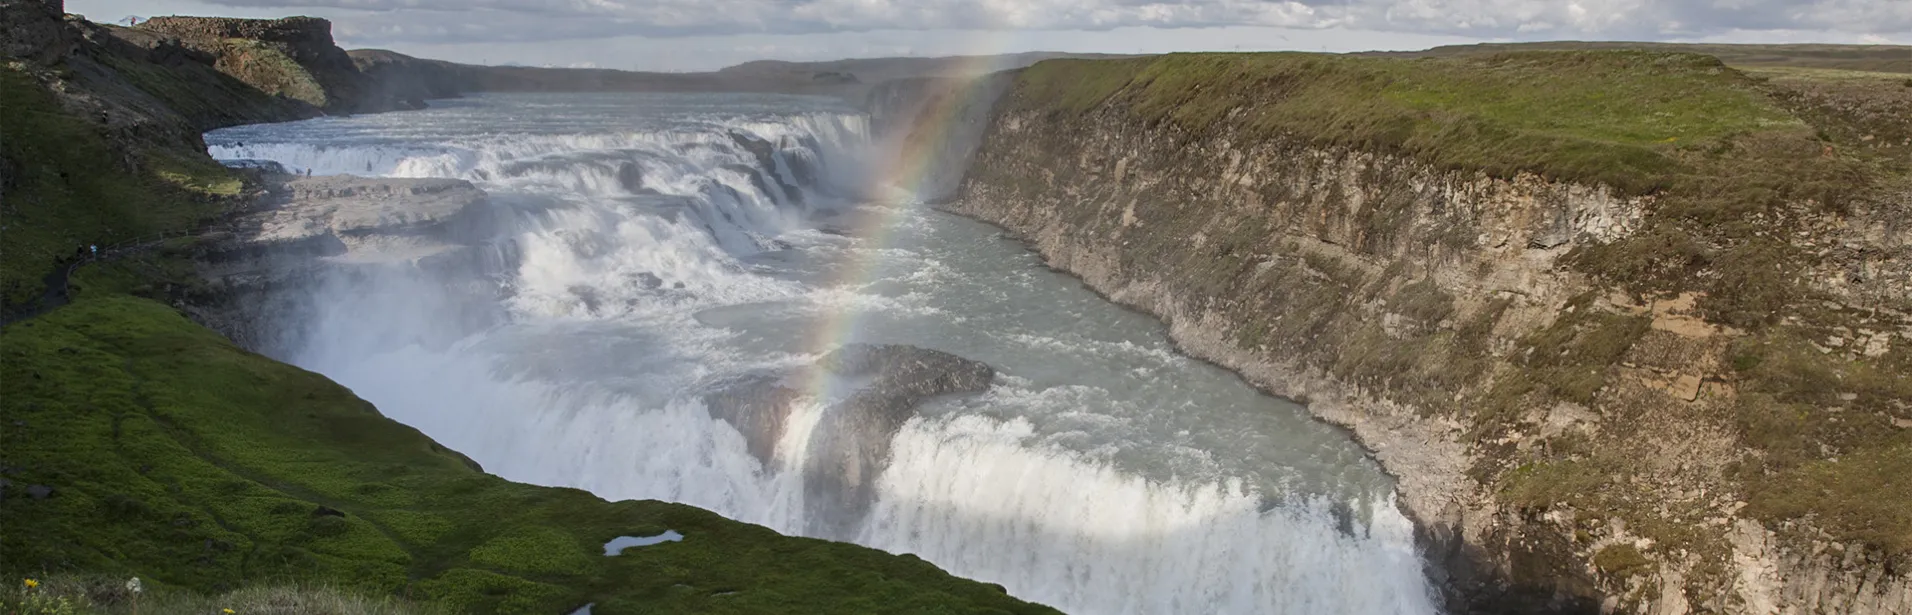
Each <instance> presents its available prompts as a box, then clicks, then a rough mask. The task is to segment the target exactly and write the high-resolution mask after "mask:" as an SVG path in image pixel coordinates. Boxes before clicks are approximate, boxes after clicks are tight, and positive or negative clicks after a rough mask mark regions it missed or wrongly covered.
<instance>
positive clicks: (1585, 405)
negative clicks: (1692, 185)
mask: <svg viewBox="0 0 1912 615" xmlns="http://www.w3.org/2000/svg"><path fill="white" fill-rule="evenodd" d="M1039 68H1040V67H1039ZM1059 74H1063V71H1060V70H1058V71H1049V72H1046V73H1040V72H1036V71H1033V70H1032V71H1030V72H1029V73H1025V74H1024V75H1022V76H1021V77H1020V79H1019V81H1018V83H1017V84H1015V86H1014V87H1013V88H1012V89H1011V90H1010V91H1009V93H1008V94H1007V97H1006V98H1005V99H1004V100H1003V101H1002V102H1001V103H1000V104H999V105H998V106H997V108H996V111H995V115H994V117H993V121H992V122H991V123H990V124H989V125H988V127H987V133H986V137H985V138H984V139H983V140H982V144H981V149H980V151H979V152H978V153H977V154H976V155H975V157H974V160H973V164H972V166H971V167H970V168H969V173H968V175H967V179H966V180H965V182H964V183H963V185H962V191H961V194H960V196H959V197H958V198H956V199H955V200H954V201H953V202H952V203H950V204H949V205H947V207H948V208H949V209H950V210H952V211H954V212H957V213H961V214H964V215H967V216H971V217H975V218H978V219H981V220H985V221H988V222H991V223H994V224H997V225H1000V226H1002V227H1004V228H1005V229H1007V230H1008V231H1009V232H1010V233H1012V234H1013V235H1015V236H1018V237H1021V238H1023V239H1025V240H1026V241H1028V242H1029V243H1030V244H1031V245H1032V247H1033V248H1034V249H1036V250H1037V251H1039V252H1040V253H1041V254H1042V255H1043V256H1044V257H1045V258H1046V259H1047V261H1048V262H1049V263H1050V264H1051V265H1053V266H1054V267H1057V268H1059V269H1062V270H1066V271H1069V272H1072V273H1074V274H1076V275H1078V276H1080V277H1081V278H1082V279H1083V280H1084V281H1085V282H1086V283H1087V284H1088V285H1089V286H1091V287H1092V288H1095V289H1096V290H1098V291H1100V292H1102V293H1104V294H1106V295H1107V296H1109V297H1111V298H1112V299H1114V300H1115V301H1118V302H1121V303H1123V304H1126V305H1130V306H1133V307H1135V308H1138V309H1141V310H1144V311H1146V312H1148V313H1151V314H1154V315H1156V316H1158V317H1160V318H1162V319H1163V320H1165V321H1166V322H1167V323H1168V324H1169V325H1170V329H1171V333H1172V335H1173V337H1174V338H1175V339H1176V341H1177V342H1178V343H1179V344H1180V345H1181V346H1182V348H1184V349H1185V350H1186V351H1187V352H1189V353H1190V354H1192V355H1194V356H1197V357H1201V358H1203V359H1207V360H1211V361H1214V362H1216V363H1218V364H1220V365H1223V366H1225V367H1228V368H1230V369H1232V370H1235V371H1237V372H1238V373H1240V374H1242V375H1243V376H1244V377H1246V378H1247V379H1248V380H1250V381H1251V382H1253V383H1254V384H1255V385H1257V386H1258V387H1261V388H1263V389H1264V390H1267V391H1269V392H1271V393H1273V394H1276V395H1281V396H1285V397H1290V398H1294V399H1297V400H1302V401H1305V402H1306V403H1307V404H1308V406H1309V408H1310V409H1311V410H1312V411H1313V412H1314V413H1316V414H1317V415H1318V416H1320V417H1321V418H1322V419H1324V420H1327V421H1330V422H1333V423H1336V424H1340V425H1344V426H1346V427H1348V428H1350V429H1351V430H1352V431H1353V432H1354V434H1355V435H1356V437H1357V438H1358V439H1359V440H1360V441H1361V442H1363V443H1364V444H1365V445H1366V446H1367V447H1368V448H1369V449H1370V450H1372V451H1373V453H1374V455H1375V456H1376V457H1377V458H1378V459H1379V460H1380V461H1381V462H1382V463H1383V464H1384V466H1385V467H1386V468H1387V469H1388V470H1389V471H1390V472H1391V473H1392V474H1394V475H1395V476H1396V477H1398V479H1399V480H1400V489H1401V493H1402V496H1403V504H1404V507H1405V508H1406V509H1407V510H1408V511H1409V512H1410V513H1411V515H1412V516H1413V517H1414V518H1416V519H1417V520H1418V522H1419V523H1420V526H1421V530H1422V535H1423V538H1424V544H1425V546H1426V548H1427V557H1428V560H1429V561H1428V564H1429V571H1430V573H1431V574H1432V575H1434V576H1435V577H1436V578H1437V580H1438V581H1439V582H1440V583H1441V584H1442V586H1443V587H1444V588H1445V589H1446V590H1447V594H1448V599H1449V602H1450V606H1451V607H1452V609H1453V610H1454V611H1455V612H1570V613H1596V612H1597V613H1609V612H1630V613H1656V614H1659V613H1687V612H1716V613H1866V614H1886V613H1893V614H1904V613H1908V612H1912V577H1908V572H1907V566H1905V563H1906V559H1905V556H1904V555H1903V553H1902V552H1895V551H1894V550H1893V548H1892V547H1891V545H1892V543H1893V539H1892V537H1891V536H1890V535H1888V536H1887V537H1886V539H1884V540H1871V541H1867V540H1860V539H1855V538H1854V537H1853V536H1854V534H1852V533H1846V534H1842V535H1834V534H1831V533H1826V532H1822V531H1820V530H1819V529H1817V528H1816V527H1815V525H1814V524H1813V522H1812V519H1813V518H1814V517H1813V515H1812V514H1800V513H1796V512H1794V513H1793V514H1792V515H1791V516H1787V515H1786V514H1784V513H1779V512H1774V509H1775V508H1777V507H1779V505H1778V504H1773V503H1771V502H1772V501H1774V500H1775V499H1777V498H1779V497H1780V495H1778V494H1779V491H1778V490H1781V489H1782V488H1781V487H1774V486H1771V485H1768V484H1766V483H1761V482H1758V481H1756V480H1754V479H1746V478H1741V474H1742V473H1743V472H1745V470H1743V468H1744V467H1745V466H1746V464H1748V463H1749V462H1748V459H1749V457H1757V458H1764V456H1766V455H1775V454H1776V453H1773V452H1772V451H1769V450H1763V449H1762V448H1761V447H1762V446H1763V445H1762V444H1761V443H1759V442H1756V441H1755V440H1756V438H1755V437H1754V436H1751V435H1748V434H1749V432H1751V431H1752V430H1753V428H1752V427H1749V425H1748V422H1749V421H1754V422H1755V423H1757V420H1756V419H1748V418H1747V417H1748V416H1749V413H1751V412H1752V411H1751V410H1749V409H1748V408H1763V407H1765V406H1761V405H1760V404H1766V403H1768V402H1769V401H1770V398H1771V397H1773V396H1777V397H1778V398H1785V395H1787V394H1788V393H1785V392H1780V393H1774V392H1773V391H1775V390H1776V389H1775V388H1774V386H1775V385H1773V384H1772V381H1773V380H1774V379H1775V378H1777V376H1773V375H1772V374H1769V373H1767V372H1763V371H1761V370H1762V369H1766V367H1756V366H1749V365H1747V364H1746V363H1748V362H1754V361H1753V360H1752V359H1748V358H1746V357H1747V356H1749V355H1748V354H1747V353H1748V352H1749V351H1747V350H1745V348H1746V347H1747V346H1748V345H1751V344H1761V345H1776V344H1783V341H1774V340H1784V339H1790V337H1788V335H1790V334H1783V333H1779V332H1777V331H1780V330H1781V329H1784V328H1785V326H1784V325H1781V326H1778V327H1777V328H1775V329H1773V330H1762V331H1760V332H1757V333H1749V332H1748V331H1744V330H1740V329H1736V328H1734V327H1732V326H1728V325H1725V324H1721V323H1720V322H1717V321H1716V319H1711V318H1709V312H1707V311H1706V310H1705V309H1702V308H1703V307H1704V306H1705V305H1707V304H1706V301H1707V299H1706V293H1704V292H1699V291H1693V290H1679V289H1676V292H1667V293H1636V292H1628V291H1627V290H1626V289H1625V288H1624V287H1623V286H1622V285H1619V284H1613V283H1609V282H1606V281H1603V279H1602V278H1601V277H1600V276H1599V275H1598V274H1599V271H1598V270H1594V271H1589V269H1590V268H1588V267H1585V266H1575V264H1576V263H1577V262H1578V261H1576V259H1578V258H1582V256H1581V255H1582V254H1584V253H1586V252H1588V251H1589V250H1592V249H1594V248H1596V247H1599V246H1613V245H1621V244H1624V243H1625V242H1626V241H1628V240H1631V239H1634V238H1637V237H1640V236H1642V235H1643V234H1646V233H1648V232H1649V231H1648V229H1649V228H1650V226H1651V223H1652V222H1653V221H1654V220H1656V218H1655V216H1656V214H1658V213H1659V211H1660V210H1661V209H1663V203H1661V202H1660V199H1659V197H1658V196H1656V195H1654V194H1652V193H1624V192H1621V191H1617V190H1615V189H1612V188H1609V187H1606V186H1604V185H1601V184H1597V183H1592V182H1570V181H1559V180H1553V179H1549V178H1547V177H1544V176H1542V175H1540V174H1536V173H1531V172H1519V173H1505V174H1496V175H1490V174H1488V173H1483V172H1478V171H1469V170H1465V169H1453V168H1443V167H1441V166H1437V165H1434V164H1429V163H1427V162H1425V161H1423V160H1420V159H1417V158H1416V157H1414V156H1411V155H1404V154H1401V153H1386V151H1385V150H1386V148H1381V147H1361V146H1358V145H1355V146H1350V145H1340V144H1323V143H1321V142H1319V141H1316V140H1311V139H1309V138H1307V137H1306V136H1305V135H1293V134H1290V135H1281V134H1269V133H1268V132H1266V131H1256V130H1254V129H1252V128H1250V127H1249V126H1248V122H1249V121H1248V120H1241V121H1235V122H1231V119H1233V118H1237V117H1239V116H1241V115H1243V110H1242V109H1236V110H1234V111H1219V112H1217V115H1216V117H1219V118H1223V119H1218V120H1216V121H1215V124H1214V125H1212V126H1210V127H1209V128H1210V129H1202V128H1200V127H1196V128H1191V126H1190V124H1189V123H1187V122H1185V121H1176V119H1174V115H1173V113H1172V112H1168V113H1163V114H1160V115H1158V116H1157V117H1154V118H1149V117H1144V115H1145V114H1141V113H1138V112H1137V111H1136V109H1137V108H1138V107H1141V106H1143V105H1145V104H1146V102H1145V101H1140V100H1138V97H1125V96H1124V94H1123V92H1120V91H1118V92H1117V93H1116V94H1113V95H1110V96H1108V97H1106V98H1103V99H1101V100H1091V101H1088V103H1092V104H1088V103H1084V102H1083V100H1082V99H1079V98H1078V99H1073V100H1071V99H1069V98H1068V97H1066V96H1056V95H1055V94H1054V92H1056V88H1055V86H1054V84H1053V83H1045V82H1044V80H1045V79H1056V78H1057V77H1056V75H1059ZM1080 74H1082V73H1081V72H1079V71H1077V72H1072V73H1069V76H1068V77H1066V78H1070V79H1073V78H1077V77H1076V75H1080ZM1323 78H1326V77H1323ZM1081 79H1082V80H1083V81H1085V82H1087V81H1089V80H1090V79H1091V77H1081ZM1138 82H1139V81H1138ZM1217 85H1218V84H1216V83H1202V82H1197V83H1194V84H1192V85H1190V84H1182V86H1181V87H1183V88H1193V89H1194V90H1202V89H1204V88H1208V89H1214V88H1215V87H1216V86H1217ZM1223 87H1226V86H1223ZM1249 104H1251V105H1259V104H1264V103H1249ZM1163 116H1167V117H1163ZM1883 194H1885V195H1886V196H1884V197H1883V198H1880V199H1873V200H1870V201H1867V202H1868V203H1869V205H1866V206H1863V207H1859V208H1857V209H1854V210H1851V211H1849V212H1847V213H1846V214H1845V215H1825V216H1818V215H1817V214H1815V216H1816V217H1813V219H1814V220H1818V221H1819V222H1821V223H1823V224H1822V225H1820V226H1814V227H1811V228H1818V229H1823V230H1818V231H1811V232H1807V233H1803V234H1801V236H1800V237H1799V238H1798V241H1799V242H1800V243H1802V244H1805V245H1813V242H1821V243H1823V244H1824V245H1825V246H1827V248H1828V249H1826V250H1824V251H1823V252H1822V253H1823V254H1824V255H1825V256H1824V257H1822V258H1821V259H1820V260H1818V261H1816V262H1814V263H1813V265H1812V266H1811V267H1808V270H1839V271H1844V270H1847V269H1850V270H1852V271H1854V272H1862V271H1863V272H1866V275H1859V274H1858V273H1855V274H1854V275H1852V276H1850V277H1846V276H1839V277H1837V278H1832V277H1826V276H1817V277H1813V278H1812V279H1813V280H1816V281H1815V282H1814V285H1815V286H1817V287H1819V288H1820V289H1821V291H1822V292H1825V293H1828V294H1824V295H1821V296H1823V297H1824V298H1825V299H1824V300H1825V301H1827V302H1828V303H1831V304H1837V305H1839V309H1842V310H1849V311H1857V312H1859V313H1861V314H1863V316H1861V317H1858V318H1857V321H1856V322H1857V323H1858V324H1852V326H1851V327H1850V328H1848V329H1846V331H1847V333H1846V334H1845V335H1844V337H1843V338H1841V339H1840V340H1839V342H1838V344H1839V347H1838V348H1825V347H1824V346H1823V344H1829V343H1832V342H1825V341H1819V343H1821V344H1822V346H1821V350H1822V351H1823V353H1819V352H1817V351H1808V352H1815V354H1822V355H1823V357H1816V358H1814V359H1813V360H1826V361H1833V360H1843V361H1850V362H1853V363H1852V364H1854V365H1859V364H1864V365H1871V364H1867V363H1864V362H1865V361H1878V362H1880V363H1882V364H1884V365H1886V367H1884V368H1883V369H1884V370H1885V371H1884V375H1883V376H1881V377H1882V378H1883V379H1884V380H1883V381H1884V382H1886V384H1882V385H1880V386H1881V387H1883V388H1879V389H1863V388H1860V387H1857V386H1856V385H1855V386H1854V388H1849V389H1845V390H1840V391H1834V392H1832V395H1836V396H1837V397H1829V398H1827V399H1834V400H1844V401H1843V402H1836V401H1835V402H1831V403H1842V404H1843V405H1844V406H1847V407H1851V408H1852V409H1851V410H1846V409H1841V408H1833V409H1832V410H1831V411H1832V412H1835V413H1837V412H1842V411H1843V412H1844V415H1843V416H1844V417H1845V419H1844V420H1847V421H1861V420H1869V421H1871V423H1869V424H1874V425H1885V424H1888V423H1889V424H1892V425H1897V426H1898V427H1897V430H1896V431H1894V429H1893V428H1892V427H1889V426H1887V427H1880V429H1881V430H1882V431H1881V432H1880V433H1882V434H1883V435H1880V436H1878V437H1880V438H1883V439H1884V440H1885V442H1886V444H1884V445H1883V446H1885V447H1886V449H1885V450H1886V451H1887V452H1886V453H1883V455H1884V456H1886V457H1889V458H1890V456H1891V455H1893V454H1896V452H1898V451H1902V450H1903V449H1900V448H1893V447H1894V446H1898V445H1900V444H1902V443H1903V441H1904V439H1905V432H1906V428H1908V427H1912V420H1907V418H1906V417H1904V416H1900V415H1901V414H1903V413H1904V411H1905V406H1904V404H1903V401H1902V400H1903V395H1904V391H1903V389H1899V388H1893V387H1898V386H1901V384H1902V382H1903V379H1904V377H1905V373H1904V372H1903V371H1899V372H1897V375H1896V376H1894V375H1893V373H1894V371H1895V370H1897V367H1896V364H1894V363H1889V362H1888V361H1893V360H1902V359H1903V357H1904V356H1905V353H1906V352H1907V347H1908V346H1912V327H1909V326H1908V322H1907V320H1906V319H1905V314H1904V312H1902V311H1898V310H1902V309H1903V307H1904V306H1903V303H1904V302H1905V299H1906V297H1908V296H1912V294H1905V293H1904V292H1903V289H1900V288H1898V287H1897V286H1896V285H1900V284H1902V283H1903V279H1904V276H1905V274H1906V271H1907V270H1908V267H1907V261H1905V260H1904V256H1903V255H1904V250H1903V243H1904V237H1903V233H1902V232H1894V231H1890V230H1883V231H1882V230H1881V229H1882V228H1884V227H1886V226H1890V225H1891V224H1893V223H1891V222H1889V221H1888V220H1891V219H1901V218H1895V217H1893V215H1882V214H1881V213H1880V212H1900V213H1903V211H1904V208H1905V207H1906V200H1905V199H1904V198H1903V196H1904V193H1902V192H1894V191H1887V192H1885V193H1883ZM1895 194H1896V195H1898V197H1900V198H1896V199H1895V198H1894V197H1893V195H1895ZM1892 228H1897V227H1892ZM1869 238H1870V239H1869ZM1841 255H1844V256H1843V257H1842V256H1841ZM1775 275H1779V274H1777V273H1775ZM1834 280H1836V281H1834ZM1835 287H1839V288H1835ZM1847 287H1850V288H1847ZM1840 288H1845V290H1844V291H1840ZM1895 292H1897V293H1901V294H1898V295H1896V299H1884V297H1893V296H1894V295H1893V293H1895ZM1855 306H1857V307H1855ZM1786 318H1787V319H1786V320H1785V321H1784V322H1786V323H1787V324H1789V325H1790V324H1796V323H1797V322H1799V319H1802V318H1803V319H1811V318H1814V317H1813V316H1788V317H1786ZM1802 326H1803V325H1802ZM1814 330H1815V331H1818V329H1814ZM1761 347H1765V346H1761ZM1760 356H1763V357H1767V358H1766V361H1767V365H1771V364H1772V363H1773V362H1778V361H1780V359H1782V358H1785V359H1786V360H1788V361H1790V360H1791V358H1790V357H1793V355H1790V354H1785V353H1779V352H1777V351H1775V352H1774V353H1772V354H1770V355H1760ZM1825 357H1831V358H1825ZM1800 360H1801V361H1803V360H1804V359H1800ZM1853 369H1859V368H1853ZM1787 386H1792V385H1787ZM1875 396H1876V397H1879V398H1881V399H1882V401H1881V400H1874V401H1875V402H1876V405H1872V406H1868V407H1870V408H1881V410H1880V411H1879V412H1878V414H1877V415H1876V416H1871V417H1867V416H1865V414H1866V412H1864V411H1858V410H1857V407H1859V406H1865V405H1866V404H1865V403H1863V402H1860V401H1858V400H1861V399H1872V398H1873V397H1875ZM1895 403H1896V404H1897V405H1896V406H1895V405H1894V404H1895ZM1802 407H1804V406H1802ZM1893 408H1897V409H1898V410H1896V411H1895V410H1893ZM1832 420H1834V421H1839V420H1841V419H1839V418H1833V419H1832ZM1894 421H1896V422H1894ZM1895 438H1896V439H1895ZM1774 446H1777V445H1774ZM1868 454H1870V453H1868ZM1894 459H1896V458H1894ZM1833 461H1834V463H1837V461H1838V460H1837V459H1834V460H1833ZM1889 465H1890V464H1889V463H1882V464H1881V465H1880V466H1879V467H1876V468H1874V471H1888V470H1887V466H1889ZM1768 474H1771V475H1774V476H1779V475H1781V474H1779V471H1778V470H1771V471H1769V472H1768ZM1748 499H1752V500H1754V502H1753V504H1752V505H1751V510H1749V503H1748V501H1747V500H1748ZM1824 514H1825V515H1830V514H1832V513H1829V512H1828V513H1824ZM1873 514H1883V515H1884V516H1885V517H1890V516H1891V515H1893V514H1897V513H1892V512H1889V511H1886V512H1883V513H1879V512H1878V511H1877V510H1876V509H1875V510H1874V513H1873ZM1892 531H1894V530H1888V532H1892ZM1881 543H1883V544H1885V545H1886V546H1881Z"/></svg>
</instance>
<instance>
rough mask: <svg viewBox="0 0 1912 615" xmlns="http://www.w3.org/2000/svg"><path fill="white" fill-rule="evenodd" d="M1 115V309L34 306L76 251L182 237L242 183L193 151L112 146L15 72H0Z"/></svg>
mask: <svg viewBox="0 0 1912 615" xmlns="http://www.w3.org/2000/svg"><path fill="white" fill-rule="evenodd" d="M0 111H4V113H5V119H4V121H0V164H3V165H5V167H6V169H5V171H6V172H5V173H3V174H0V175H3V176H4V178H5V182H4V185H0V194H3V195H4V197H5V198H4V201H5V203H4V205H0V218H3V219H4V220H5V223H4V224H0V251H4V254H5V258H0V293H3V294H0V304H4V305H8V306H16V305H20V304H23V303H25V302H29V301H32V300H34V299H36V298H38V297H39V296H40V294H41V293H42V292H43V291H45V285H44V284H42V281H43V278H45V276H47V275H48V274H50V273H52V272H53V271H54V270H56V269H57V268H60V267H62V266H64V264H65V263H67V262H69V261H71V260H72V259H73V258H74V257H75V256H76V251H77V250H78V249H80V247H82V246H86V245H90V244H98V245H100V246H102V247H106V246H111V245H114V244H118V243H121V242H126V241H135V240H139V239H141V238H146V237H151V236H156V235H161V234H166V233H178V232H182V231H186V230H189V229H191V228H193V227H194V226H195V225H197V224H199V223H202V222H205V221H207V220H209V219H211V218H212V217H213V216H215V215H217V214H218V213H219V212H220V211H221V210H222V209H223V208H224V207H225V203H227V202H228V201H227V200H226V198H227V197H233V196H236V195H237V194H238V193H239V191H240V187H241V182H240V180H239V179H238V178H237V177H236V176H234V175H233V174H232V173H231V172H230V171H228V170H226V169H225V168H224V167H221V166H219V165H218V164H217V163H215V162H213V161H212V160H211V159H208V158H206V157H205V155H204V154H203V153H201V152H193V151H190V150H184V149H183V148H179V147H176V146H173V145H170V144H163V143H160V142H148V143H147V144H146V145H144V146H133V147H129V146H128V145H127V144H125V143H117V142H115V141H114V140H113V137H112V133H111V131H109V130H108V129H107V128H106V127H104V126H102V125H100V124H99V123H98V122H95V121H89V120H88V119H85V118H82V117H79V116H77V115H75V114H73V113H71V112H69V111H67V110H66V109H64V108H62V107H61V105H60V102H59V101H58V100H56V99H55V97H54V95H53V93H52V92H50V91H48V90H47V89H46V87H45V86H43V85H41V83H40V82H39V81H37V80H36V79H34V78H33V77H31V76H29V75H28V74H27V73H24V72H21V71H19V70H15V69H12V68H0Z"/></svg>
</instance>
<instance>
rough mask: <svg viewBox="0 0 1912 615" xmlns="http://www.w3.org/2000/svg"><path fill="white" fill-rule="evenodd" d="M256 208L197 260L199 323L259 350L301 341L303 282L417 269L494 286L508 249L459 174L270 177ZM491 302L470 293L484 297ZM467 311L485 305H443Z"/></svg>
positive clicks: (312, 287)
mask: <svg viewBox="0 0 1912 615" xmlns="http://www.w3.org/2000/svg"><path fill="white" fill-rule="evenodd" d="M267 184H268V188H267V192H266V194H265V195H263V196H262V197H261V198H260V200H259V201H258V204H257V206H256V209H255V210H253V211H250V212H245V213H242V214H240V215H238V216H235V217H234V218H233V219H232V220H231V221H229V222H227V223H225V224H223V225H221V227H219V228H218V229H216V230H214V231H212V232H209V233H207V234H205V235H202V236H201V242H200V244H199V248H198V249H199V255H198V258H197V262H198V265H199V270H200V275H201V277H203V278H205V279H206V280H208V281H209V292H210V294H211V297H209V298H207V299H206V300H203V301H194V302H192V303H194V304H196V305H199V306H202V307H201V308H199V309H198V311H199V313H198V314H196V315H197V316H198V317H199V318H200V320H201V321H202V322H205V323H206V324H208V325H209V326H211V327H213V328H214V329H217V330H219V331H220V332H222V333H225V334H226V335H227V336H228V337H231V338H232V339H234V340H235V341H237V342H240V343H241V344H242V345H245V346H247V347H248V348H254V349H258V350H263V351H268V352H270V351H273V350H279V349H284V348H288V347H294V346H296V345H297V340H293V339H289V338H288V337H287V336H288V335H291V331H294V330H295V329H294V328H293V327H289V326H287V325H288V324H289V323H295V322H303V318H304V316H306V315H305V314H304V312H303V311H302V310H304V309H306V307H307V306H306V305H305V303H306V302H305V301H303V298H304V297H305V294H306V293H310V292H317V291H318V287H319V286H320V285H322V284H324V283H328V282H329V283H334V284H341V283H347V284H349V283H351V282H352V281H353V280H354V279H362V278H364V277H366V276H373V275H410V276H416V277H418V278H419V279H420V280H421V281H427V280H428V281H429V282H430V283H433V284H437V285H441V286H443V287H445V288H446V289H448V290H449V291H451V292H454V293H456V292H468V293H481V294H482V293H491V292H495V289H496V286H495V285H491V284H487V283H486V282H485V279H486V276H487V275H488V274H490V273H493V272H497V271H502V270H504V269H506V268H507V267H508V266H509V265H510V263H508V262H506V261H508V260H509V259H510V257H511V253H512V252H511V250H509V249H506V248H504V247H499V246H498V245H495V244H494V243H493V242H492V240H493V238H495V237H496V236H497V235H498V230H497V222H498V220H497V219H496V216H497V215H498V214H497V213H496V211H495V210H494V209H493V208H492V206H491V204H490V202H489V200H488V199H487V197H486V195H485V193H484V191H483V190H480V189H479V188H477V187H476V186H473V185H472V184H471V183H470V182H466V181H463V180H456V179H386V178H361V177H352V176H327V177H296V176H271V177H268V178H267ZM489 303H491V302H489V301H486V302H472V303H470V304H471V305H486V304H489ZM447 317H448V319H451V320H461V321H470V320H472V319H479V320H486V319H491V318H494V317H495V315H490V314H448V315H447Z"/></svg>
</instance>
